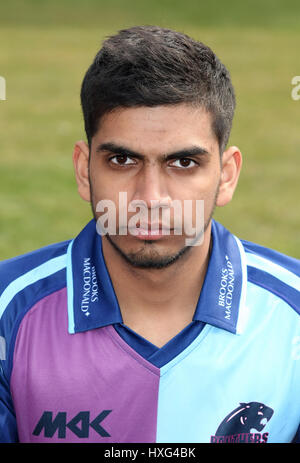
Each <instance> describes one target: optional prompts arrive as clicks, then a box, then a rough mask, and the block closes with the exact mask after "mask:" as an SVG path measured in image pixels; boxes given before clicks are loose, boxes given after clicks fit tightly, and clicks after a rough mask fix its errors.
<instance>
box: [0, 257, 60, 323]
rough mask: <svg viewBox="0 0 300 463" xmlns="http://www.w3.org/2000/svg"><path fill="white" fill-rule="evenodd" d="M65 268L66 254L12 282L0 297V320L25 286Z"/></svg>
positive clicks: (48, 261)
mask: <svg viewBox="0 0 300 463" xmlns="http://www.w3.org/2000/svg"><path fill="white" fill-rule="evenodd" d="M65 266H66V254H63V255H62V256H59V257H54V258H53V259H50V260H47V261H46V262H44V263H43V264H41V265H39V266H38V267H35V268H33V269H32V270H30V271H29V272H26V273H24V274H23V275H22V276H20V277H19V278H17V279H16V280H14V281H12V282H11V283H10V284H9V285H8V286H7V288H6V289H5V290H4V291H3V293H2V294H1V296H0V318H1V317H2V315H3V313H4V311H5V309H6V307H7V306H8V304H9V303H10V302H11V301H12V299H13V298H14V297H15V296H16V294H18V293H19V292H20V291H22V290H23V289H25V288H26V287H27V286H29V285H31V284H33V283H36V282H37V281H39V280H42V279H43V278H46V277H48V276H50V275H52V274H53V273H56V272H58V271H59V270H62V269H63V268H64V267H65Z"/></svg>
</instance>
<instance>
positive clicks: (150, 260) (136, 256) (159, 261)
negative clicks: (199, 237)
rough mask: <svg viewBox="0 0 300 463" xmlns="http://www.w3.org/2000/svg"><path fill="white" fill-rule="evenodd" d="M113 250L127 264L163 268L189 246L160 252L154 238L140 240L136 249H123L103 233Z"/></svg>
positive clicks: (179, 256)
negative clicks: (163, 252)
mask: <svg viewBox="0 0 300 463" xmlns="http://www.w3.org/2000/svg"><path fill="white" fill-rule="evenodd" d="M104 236H105V238H106V239H107V241H108V242H109V243H110V244H111V246H112V247H113V248H114V249H115V251H116V252H117V253H118V254H119V255H120V256H121V257H122V259H123V260H125V261H126V262H127V263H128V264H129V265H131V266H133V267H136V268H141V269H163V268H167V267H169V266H170V265H172V264H174V263H175V262H177V261H178V260H179V259H180V258H181V257H182V256H183V255H185V254H186V253H187V251H188V250H189V248H190V247H189V246H183V247H181V248H180V249H179V251H172V252H171V251H169V252H166V253H165V254H162V251H161V250H159V248H160V246H157V244H158V242H157V241H156V240H153V241H152V240H145V241H143V240H141V241H140V246H139V249H138V250H137V251H132V250H131V251H124V250H123V249H122V248H121V246H120V245H119V244H118V243H117V242H116V240H115V238H112V237H111V236H110V235H109V234H106V235H104Z"/></svg>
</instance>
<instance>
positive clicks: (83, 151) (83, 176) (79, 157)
mask: <svg viewBox="0 0 300 463" xmlns="http://www.w3.org/2000/svg"><path fill="white" fill-rule="evenodd" d="M73 164H74V170H75V178H76V182H77V186H78V193H79V195H80V196H81V198H82V199H84V201H89V202H90V201H91V195H90V181H89V147H88V145H87V144H86V143H85V141H82V140H80V141H78V142H76V143H75V146H74V151H73Z"/></svg>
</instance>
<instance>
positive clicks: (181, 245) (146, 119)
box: [84, 104, 222, 268]
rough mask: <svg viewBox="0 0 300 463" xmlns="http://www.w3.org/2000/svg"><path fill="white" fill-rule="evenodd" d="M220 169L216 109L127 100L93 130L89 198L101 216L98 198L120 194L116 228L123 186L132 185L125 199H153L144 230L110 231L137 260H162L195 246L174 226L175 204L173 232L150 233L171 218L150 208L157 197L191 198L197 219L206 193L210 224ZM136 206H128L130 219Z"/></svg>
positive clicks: (141, 263) (164, 201)
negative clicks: (212, 112)
mask: <svg viewBox="0 0 300 463" xmlns="http://www.w3.org/2000/svg"><path fill="white" fill-rule="evenodd" d="M221 174H222V168H221V161H220V153H219V145H218V141H217V139H216V137H215V135H214V133H213V131H212V127H211V116H210V114H208V113H207V112H205V111H204V110H203V109H201V108H195V107H191V106H188V105H185V104H180V105H175V106H171V105H168V106H157V107H153V108H150V107H134V108H124V109H123V108H121V109H117V110H115V111H113V112H111V113H108V114H107V115H105V116H104V117H103V118H102V119H101V122H100V125H99V129H98V131H97V133H96V134H95V135H94V137H93V138H92V143H91V152H90V164H89V183H90V198H86V197H85V198H84V199H90V201H91V204H92V209H93V213H94V217H95V218H96V220H97V219H98V218H99V216H100V215H101V213H99V212H97V204H98V203H99V201H102V200H111V201H113V203H114V204H115V206H116V222H117V230H118V224H119V222H118V218H119V212H120V211H119V193H120V192H123V194H124V193H126V198H127V205H126V207H128V203H132V202H137V203H138V202H141V203H143V204H144V205H145V204H146V206H147V210H148V216H147V219H146V220H145V219H144V218H143V220H142V222H143V223H141V222H138V223H137V227H140V233H138V234H137V235H133V234H132V233H131V232H130V230H127V232H126V234H116V235H114V234H113V235H109V236H108V235H106V237H107V239H108V240H109V242H110V244H111V245H113V247H114V248H115V249H116V250H117V251H118V252H119V254H120V255H122V256H123V257H124V258H125V259H126V260H127V261H128V262H130V263H131V264H132V265H135V266H138V267H144V268H145V267H146V268H162V267H164V266H166V265H170V264H171V263H172V262H175V261H176V260H178V258H179V257H180V256H181V255H183V254H185V253H186V252H190V251H191V246H187V245H186V238H187V236H186V235H185V233H184V230H182V233H181V234H180V235H178V234H176V233H177V232H176V233H175V231H174V227H175V225H176V223H177V222H176V220H175V216H174V209H173V208H171V209H170V208H169V213H170V223H169V226H170V233H169V234H167V235H165V234H163V233H164V232H163V231H162V230H161V229H160V228H159V230H158V231H157V229H156V230H155V232H154V233H151V229H150V227H151V226H152V228H153V227H155V226H159V227H161V226H162V227H163V226H164V224H162V222H163V219H162V217H163V216H162V212H161V210H162V209H160V214H159V219H157V215H156V216H152V217H156V218H155V219H154V222H155V223H154V222H153V218H152V219H151V210H152V212H153V209H155V208H157V205H158V204H160V205H163V206H164V209H168V204H171V203H172V201H174V200H177V201H178V200H179V201H180V203H181V204H182V211H184V200H189V202H190V204H192V212H191V213H190V215H191V216H192V217H190V219H191V220H192V224H193V226H194V227H195V225H196V223H195V222H196V215H195V214H196V206H195V205H196V200H203V201H204V225H205V227H204V228H205V229H207V228H209V225H210V219H211V216H212V213H213V210H214V206H215V204H216V200H217V197H218V191H219V185H220V181H221ZM135 204H136V203H135ZM155 205H156V206H155ZM137 210H138V209H136V210H135V212H128V211H127V216H128V222H127V224H126V226H127V227H128V223H129V221H130V218H132V216H133V215H136V211H137ZM143 217H144V216H143ZM182 219H183V222H184V218H183V217H182ZM183 222H182V223H183ZM123 225H124V224H123ZM125 228H126V227H125ZM122 233H124V228H123V232H122Z"/></svg>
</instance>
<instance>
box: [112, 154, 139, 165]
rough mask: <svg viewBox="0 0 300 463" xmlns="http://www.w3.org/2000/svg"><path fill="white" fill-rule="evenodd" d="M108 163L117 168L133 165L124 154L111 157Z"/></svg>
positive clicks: (131, 160) (132, 161)
mask: <svg viewBox="0 0 300 463" xmlns="http://www.w3.org/2000/svg"><path fill="white" fill-rule="evenodd" d="M109 160H110V162H112V164H115V165H117V166H128V165H131V164H135V162H134V160H133V159H131V158H130V157H129V156H126V155H125V154H118V155H117V156H113V157H111V158H110V159H109Z"/></svg>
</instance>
